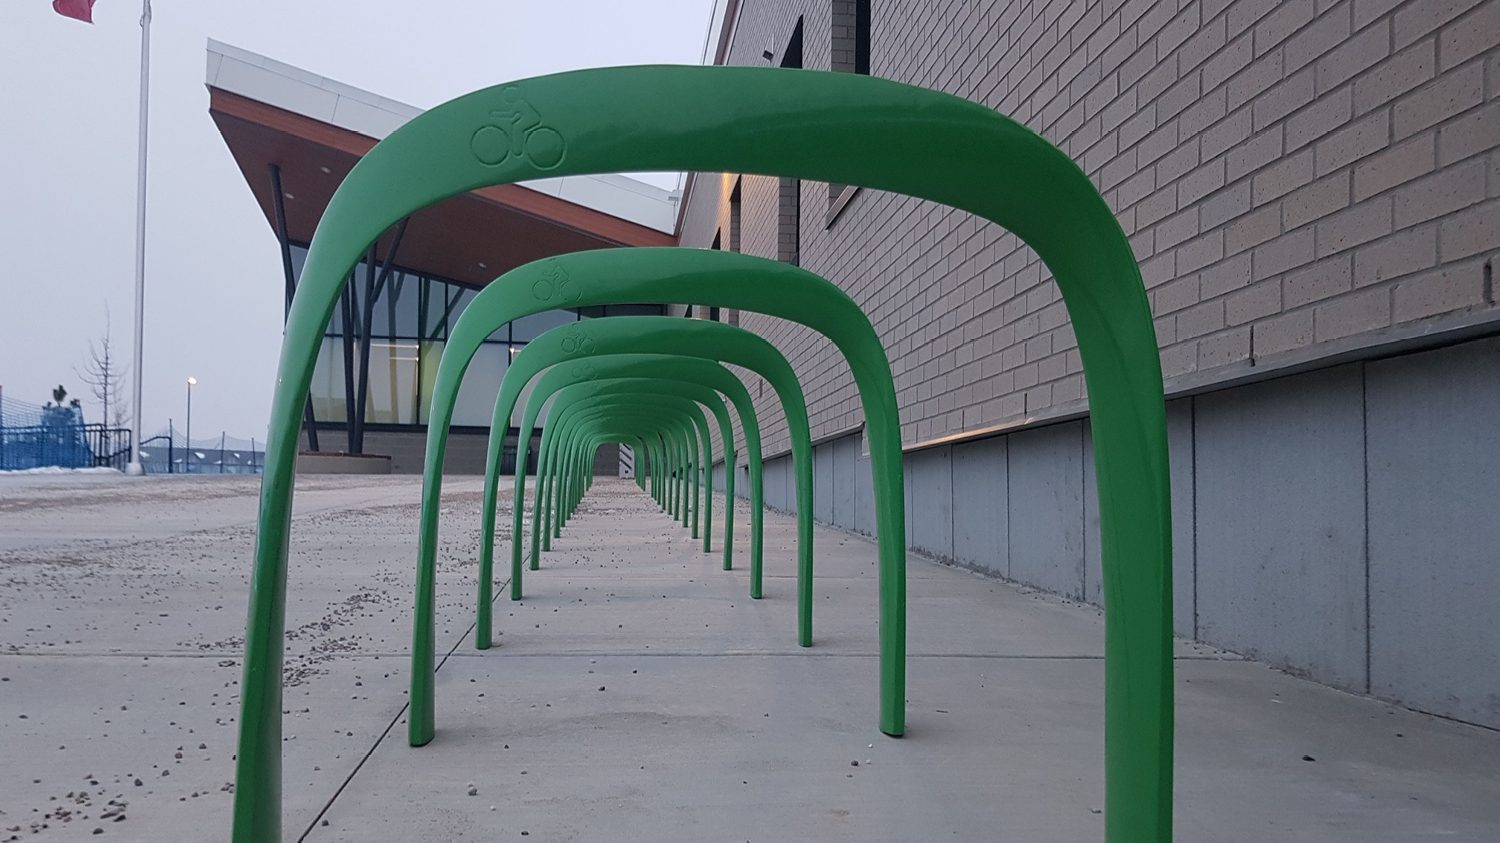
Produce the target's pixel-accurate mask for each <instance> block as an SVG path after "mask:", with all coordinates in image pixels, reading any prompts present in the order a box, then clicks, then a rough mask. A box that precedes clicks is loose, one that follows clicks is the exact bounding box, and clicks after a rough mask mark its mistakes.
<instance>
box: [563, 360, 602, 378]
mask: <svg viewBox="0 0 1500 843" xmlns="http://www.w3.org/2000/svg"><path fill="white" fill-rule="evenodd" d="M570 372H571V374H572V375H573V379H574V380H580V381H591V380H594V379H595V378H597V377H599V370H598V369H595V368H594V364H593V363H591V362H589V361H587V360H585V361H583V362H582V363H574V364H573V368H572V369H571V370H570Z"/></svg>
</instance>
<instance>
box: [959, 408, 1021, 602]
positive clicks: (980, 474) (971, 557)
mask: <svg viewBox="0 0 1500 843" xmlns="http://www.w3.org/2000/svg"><path fill="white" fill-rule="evenodd" d="M1007 442H1008V438H1007V437H1004V436H997V437H995V438H993V439H981V440H980V441H978V442H968V443H965V444H962V445H954V446H953V459H952V462H953V468H952V474H953V558H954V560H956V561H957V562H959V563H960V564H962V565H967V566H969V567H971V568H978V569H980V570H983V571H988V572H989V573H992V574H995V575H996V576H1001V577H1009V576H1010V537H1009V534H1008V527H1009V522H1010V508H1009V505H1008V504H1007V503H1006V496H1007V494H1008V492H1009V489H1010V478H1009V477H1008V474H1007V473H1008V471H1009V467H1008V462H1007V459H1006V454H1005V452H1006V449H1007Z"/></svg>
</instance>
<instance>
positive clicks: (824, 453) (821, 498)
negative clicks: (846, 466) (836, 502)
mask: <svg viewBox="0 0 1500 843" xmlns="http://www.w3.org/2000/svg"><path fill="white" fill-rule="evenodd" d="M813 520H815V521H818V522H821V523H823V524H832V523H833V443H832V442H824V443H823V444H821V445H819V446H817V447H816V448H813Z"/></svg>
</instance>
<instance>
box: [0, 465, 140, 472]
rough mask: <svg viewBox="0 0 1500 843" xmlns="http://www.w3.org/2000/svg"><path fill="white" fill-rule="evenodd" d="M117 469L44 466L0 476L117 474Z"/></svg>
mask: <svg viewBox="0 0 1500 843" xmlns="http://www.w3.org/2000/svg"><path fill="white" fill-rule="evenodd" d="M119 473H120V471H119V469H115V468H108V467H105V466H97V467H94V468H63V467H62V466H60V465H44V466H42V467H40V468H16V469H10V470H7V471H0V474H119Z"/></svg>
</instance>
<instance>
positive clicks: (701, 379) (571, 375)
mask: <svg viewBox="0 0 1500 843" xmlns="http://www.w3.org/2000/svg"><path fill="white" fill-rule="evenodd" d="M544 336H545V335H544ZM543 347H545V346H543ZM523 353H524V351H523ZM519 359H520V358H519V356H518V357H517V360H519ZM693 364H699V365H696V366H695V365H693ZM515 365H516V364H515V363H513V364H512V368H515ZM663 375H665V376H666V378H663V377H662V376H663ZM641 377H652V378H656V379H657V380H658V382H659V383H662V384H671V389H670V391H673V392H674V393H675V394H679V395H683V396H685V397H691V398H693V399H694V400H696V401H698V402H699V403H700V404H702V405H704V406H706V407H708V408H709V409H710V411H711V412H712V413H713V414H714V416H715V418H716V419H717V421H718V425H719V428H720V430H721V438H722V439H723V440H724V441H725V442H726V443H728V445H727V448H726V452H725V464H726V470H728V471H730V472H732V471H733V469H734V466H735V465H736V459H737V457H736V454H735V451H734V439H733V433H732V430H733V428H732V425H731V424H730V422H729V418H728V413H727V412H726V411H725V408H724V404H723V402H722V400H720V399H719V398H718V392H717V390H715V388H714V387H713V386H709V385H708V384H709V383H712V384H715V385H718V386H721V387H723V388H724V389H725V390H726V394H731V393H732V398H733V400H732V402H731V403H734V404H735V408H736V411H737V413H738V414H739V415H740V424H741V429H742V430H744V431H746V439H747V446H746V448H747V451H748V452H749V453H750V454H751V458H752V461H753V460H758V459H759V457H760V437H759V429H758V424H757V423H756V420H755V415H754V409H753V406H752V405H751V404H750V396H749V391H748V390H746V389H745V388H744V384H742V383H741V382H740V381H739V379H738V378H736V377H735V376H734V375H733V374H732V373H731V372H730V371H729V370H728V369H726V368H724V367H723V366H722V365H720V364H717V363H713V362H711V361H709V360H705V359H699V358H689V357H673V356H669V355H652V354H633V355H614V356H609V357H596V358H591V359H590V361H589V364H588V365H578V364H575V365H573V366H553V367H552V368H551V369H549V370H548V371H547V372H546V374H544V375H543V376H542V378H541V379H540V380H539V381H538V382H537V385H536V387H535V388H534V389H533V391H532V393H531V398H530V399H529V400H528V401H527V405H526V410H525V413H524V414H523V416H522V420H521V425H520V428H519V431H520V435H519V438H518V440H517V442H518V445H517V453H520V452H521V450H520V449H522V448H526V449H529V447H530V441H531V434H532V432H533V430H534V427H535V423H536V416H537V414H538V412H539V411H540V409H541V403H542V401H544V400H545V399H546V398H547V397H549V396H551V395H552V393H554V392H556V391H557V390H558V389H560V388H562V387H563V386H566V385H568V384H571V383H576V382H599V383H602V382H604V381H606V380H614V379H619V378H641ZM705 381H706V382H705ZM539 399H540V400H539ZM747 409H748V411H749V412H748V413H747ZM492 430H493V429H492ZM725 437H728V438H725ZM494 438H495V437H492V439H494ZM524 468H525V466H524V463H522V462H521V461H520V460H517V462H516V474H517V484H516V485H517V486H519V485H520V483H521V480H520V478H521V476H522V471H523V470H524ZM496 479H497V478H486V483H487V484H490V483H493V482H495V480H496ZM728 491H729V494H730V495H731V496H732V495H733V491H734V486H733V480H732V479H731V480H729V485H728ZM733 514H734V513H733V507H727V508H726V511H725V514H724V533H725V535H724V567H725V570H729V569H730V568H731V567H732V563H731V554H732V546H733V540H734V519H733ZM484 517H485V518H490V519H493V517H494V514H493V512H492V511H489V510H488V509H487V510H486V511H485V513H484ZM710 533H711V531H710V530H708V529H705V531H704V534H703V540H704V545H703V548H704V551H705V552H708V551H709V550H710V549H711V538H710ZM534 534H535V533H533V535H534ZM516 547H519V545H516ZM486 558H492V554H486V553H484V552H483V549H481V555H480V571H479V573H480V578H481V582H483V581H484V578H485V577H488V576H491V570H490V567H489V566H488V565H486V564H485V560H486ZM531 563H532V570H535V569H536V564H537V559H536V556H535V555H533V556H532V559H531ZM520 567H521V566H520V555H519V553H515V554H513V557H512V570H511V597H512V599H518V598H519V594H520V589H519V587H518V584H519V583H520V582H521V572H520V570H519V569H520ZM489 591H490V589H489V588H488V587H484V586H481V588H480V593H479V603H480V605H481V606H482V605H484V604H485V603H486V602H487V601H488V599H489ZM479 627H481V628H483V629H487V628H488V624H487V623H483V622H481V623H480V624H479ZM483 629H481V630H480V631H483ZM481 649H482V648H481Z"/></svg>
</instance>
